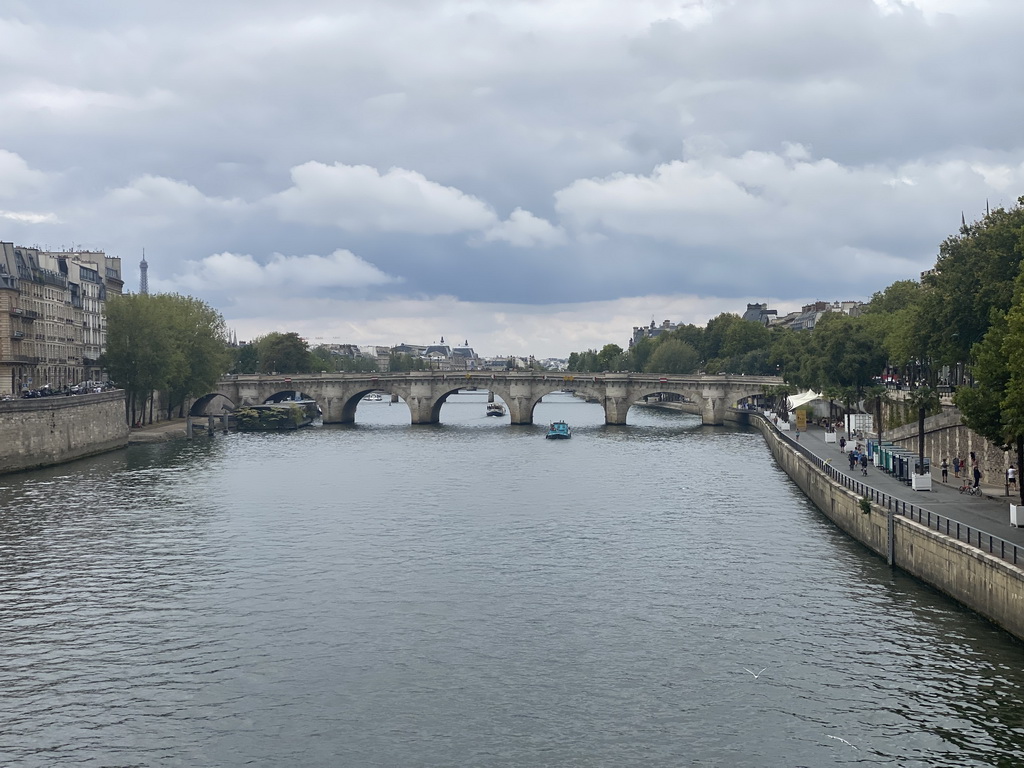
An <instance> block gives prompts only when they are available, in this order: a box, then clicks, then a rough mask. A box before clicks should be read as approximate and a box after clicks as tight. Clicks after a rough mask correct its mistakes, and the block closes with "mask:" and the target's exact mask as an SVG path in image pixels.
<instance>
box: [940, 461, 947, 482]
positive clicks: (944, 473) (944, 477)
mask: <svg viewBox="0 0 1024 768" xmlns="http://www.w3.org/2000/svg"><path fill="white" fill-rule="evenodd" d="M940 466H941V467H942V482H944V483H945V482H947V481H948V480H949V462H948V461H947V460H946V459H943V460H942V464H941V465H940Z"/></svg>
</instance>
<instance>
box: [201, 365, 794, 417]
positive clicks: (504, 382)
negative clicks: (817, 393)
mask: <svg viewBox="0 0 1024 768" xmlns="http://www.w3.org/2000/svg"><path fill="white" fill-rule="evenodd" d="M779 384H782V379H780V378H778V377H775V376H738V375H720V376H707V375H687V376H681V375H670V374H649V373H598V374H563V373H557V372H544V371H511V372H498V373H490V372H481V371H465V372H463V371H455V372H453V371H447V372H442V371H408V372H400V373H375V374H370V373H317V374H292V375H281V374H256V375H237V376H227V377H225V378H223V379H221V380H220V382H219V383H218V387H217V390H216V391H215V392H211V393H209V394H208V395H206V396H204V397H202V398H199V399H198V400H197V401H196V404H195V405H194V406H193V411H192V412H193V413H194V414H198V413H201V412H203V409H205V407H206V405H207V404H208V403H209V402H210V401H211V400H212V399H214V398H215V397H217V396H223V397H225V398H227V399H228V400H229V401H231V403H233V404H234V405H235V406H242V405H255V404H259V403H264V402H266V401H267V400H270V399H271V398H273V397H274V396H275V395H279V394H281V393H283V392H300V393H301V394H303V395H305V396H306V397H308V398H310V399H312V400H316V401H317V403H319V405H320V407H321V408H322V409H323V419H324V423H327V424H332V423H334V424H344V423H351V422H353V421H355V415H356V407H357V406H358V405H359V401H360V400H362V399H363V397H365V396H366V395H367V394H369V393H370V392H386V393H389V394H392V395H397V396H398V397H400V398H401V399H402V400H404V401H405V403H406V404H407V405H408V406H409V411H410V413H411V416H412V423H413V424H436V423H438V421H439V420H440V419H439V417H440V413H441V406H442V405H444V402H445V400H447V399H448V396H449V395H452V394H453V393H456V392H458V391H459V390H460V389H466V388H469V387H475V388H477V389H478V390H489V391H491V392H493V393H494V394H495V396H497V397H499V398H501V399H502V400H503V401H504V402H505V404H506V405H507V406H508V409H509V415H510V416H511V419H512V423H513V424H532V423H533V410H534V408H535V407H536V405H537V403H539V402H540V399H541V398H542V397H544V395H547V394H550V393H551V392H557V391H560V390H566V389H568V390H572V391H574V392H575V393H576V394H578V395H580V396H582V397H586V398H588V399H591V400H594V401H596V402H598V403H601V404H602V406H603V407H604V413H605V423H607V424H625V423H626V412H627V411H628V410H629V407H630V406H631V405H632V404H633V403H635V402H636V401H638V400H640V399H642V398H644V397H645V396H648V395H656V394H659V393H671V394H676V395H681V396H683V397H685V398H687V399H689V400H692V401H693V402H695V403H696V404H697V405H698V407H699V409H700V414H701V419H702V421H703V423H705V424H722V423H723V417H724V415H725V411H726V409H727V408H729V407H730V406H733V405H735V404H737V403H738V402H740V401H742V400H744V399H746V398H748V397H752V396H754V395H759V394H762V393H763V391H764V388H765V387H768V386H776V385H779Z"/></svg>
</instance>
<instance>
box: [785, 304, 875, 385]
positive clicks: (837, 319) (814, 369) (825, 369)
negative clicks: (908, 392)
mask: <svg viewBox="0 0 1024 768" xmlns="http://www.w3.org/2000/svg"><path fill="white" fill-rule="evenodd" d="M885 363H886V353H885V348H884V346H883V345H882V343H881V341H880V340H879V339H877V338H875V336H874V335H873V334H872V333H871V331H870V328H869V327H868V326H867V324H866V323H865V322H863V321H862V320H861V319H860V318H854V317H850V316H848V315H844V314H841V313H839V312H830V313H828V314H826V315H825V316H824V317H822V318H821V320H819V321H818V323H817V324H816V325H815V327H814V332H813V334H812V345H811V356H810V357H809V358H807V359H806V360H805V361H804V365H803V367H802V371H803V372H804V373H805V374H806V377H807V380H808V381H807V383H808V385H809V386H812V387H813V388H815V389H817V390H819V391H820V390H821V389H823V388H824V387H828V386H836V387H852V388H853V389H854V390H855V392H856V395H859V394H860V393H862V392H863V391H864V389H865V388H866V387H869V386H870V385H871V384H872V382H873V381H874V379H875V377H876V376H878V375H879V374H880V373H881V372H882V370H883V369H884V368H885ZM855 399H857V398H856V397H855Z"/></svg>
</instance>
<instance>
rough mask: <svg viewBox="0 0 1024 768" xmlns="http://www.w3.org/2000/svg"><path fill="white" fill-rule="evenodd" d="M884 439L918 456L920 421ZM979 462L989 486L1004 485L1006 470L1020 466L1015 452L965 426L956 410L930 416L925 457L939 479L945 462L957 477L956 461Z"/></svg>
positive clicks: (887, 435) (889, 431)
mask: <svg viewBox="0 0 1024 768" xmlns="http://www.w3.org/2000/svg"><path fill="white" fill-rule="evenodd" d="M882 436H883V438H884V439H885V440H886V441H888V442H892V443H895V444H896V445H898V446H900V447H901V448H906V449H908V450H911V451H913V452H914V453H917V441H918V435H917V421H916V420H915V421H914V422H912V423H909V424H904V425H902V426H900V427H896V428H895V429H890V430H887V431H885V432H884V433H883V435H882ZM972 452H973V453H974V454H975V456H977V458H978V463H979V464H980V466H981V471H982V473H983V474H984V476H985V482H986V483H990V484H992V485H1000V484H1001V483H1003V482H1004V480H1005V478H1006V468H1007V467H1009V466H1010V464H1015V463H1016V462H1017V457H1016V454H1015V452H1014V451H1012V450H1011V451H1004V450H1002V449H1001V448H1000V447H999V446H997V445H993V444H992V443H990V442H989V441H988V440H986V439H985V438H984V437H982V436H981V435H979V434H978V433H977V432H974V431H972V430H971V429H970V428H969V427H967V425H966V424H964V423H963V420H962V417H961V414H960V411H959V410H958V409H956V408H954V407H946V408H943V409H942V413H939V414H936V415H935V416H929V417H928V418H927V419H925V421H924V455H925V456H929V457H931V460H932V475H933V476H934V477H938V476H939V465H940V464H941V463H942V460H943V459H947V460H948V461H949V476H950V477H953V457H954V456H959V457H960V458H962V459H968V457H969V456H970V455H971V453H972Z"/></svg>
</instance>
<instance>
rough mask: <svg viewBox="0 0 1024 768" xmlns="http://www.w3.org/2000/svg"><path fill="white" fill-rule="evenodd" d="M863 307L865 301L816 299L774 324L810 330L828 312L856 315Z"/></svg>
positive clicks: (795, 329)
mask: <svg viewBox="0 0 1024 768" xmlns="http://www.w3.org/2000/svg"><path fill="white" fill-rule="evenodd" d="M863 308H864V302H861V301H833V302H831V303H830V302H827V301H816V302H814V303H813V304H806V305H804V306H803V307H801V308H800V311H799V312H790V313H789V314H788V315H785V316H784V317H780V318H778V319H777V320H776V321H775V322H774V323H772V325H773V326H778V327H780V328H789V329H791V330H794V331H810V330H814V326H815V325H816V324H817V323H818V321H819V320H820V319H821V318H822V317H823V316H824V315H825V314H826V313H828V312H842V313H843V314H844V315H850V316H851V317H856V316H858V315H860V313H861V311H862V310H863Z"/></svg>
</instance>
